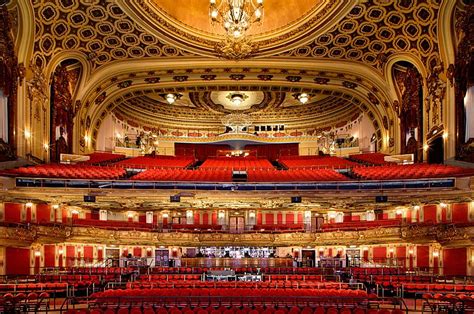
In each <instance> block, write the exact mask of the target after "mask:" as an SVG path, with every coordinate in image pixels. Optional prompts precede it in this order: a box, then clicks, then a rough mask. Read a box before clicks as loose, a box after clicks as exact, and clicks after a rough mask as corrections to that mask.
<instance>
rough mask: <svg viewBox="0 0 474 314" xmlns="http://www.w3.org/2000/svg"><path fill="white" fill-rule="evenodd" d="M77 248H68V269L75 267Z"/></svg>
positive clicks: (69, 246)
mask: <svg viewBox="0 0 474 314" xmlns="http://www.w3.org/2000/svg"><path fill="white" fill-rule="evenodd" d="M74 254H75V248H74V246H71V245H68V246H66V267H72V266H74V260H75V256H74Z"/></svg>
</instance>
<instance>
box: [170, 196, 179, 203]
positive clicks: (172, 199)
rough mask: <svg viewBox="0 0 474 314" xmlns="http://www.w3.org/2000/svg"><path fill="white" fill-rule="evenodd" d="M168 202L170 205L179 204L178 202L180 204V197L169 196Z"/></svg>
mask: <svg viewBox="0 0 474 314" xmlns="http://www.w3.org/2000/svg"><path fill="white" fill-rule="evenodd" d="M170 202H171V203H179V202H181V196H180V195H171V196H170Z"/></svg>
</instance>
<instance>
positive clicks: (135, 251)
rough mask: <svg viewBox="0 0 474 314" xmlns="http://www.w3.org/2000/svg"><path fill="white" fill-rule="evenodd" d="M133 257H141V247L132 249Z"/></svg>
mask: <svg viewBox="0 0 474 314" xmlns="http://www.w3.org/2000/svg"><path fill="white" fill-rule="evenodd" d="M133 256H134V257H141V256H142V248H141V247H134V248H133Z"/></svg>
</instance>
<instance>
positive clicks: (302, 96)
mask: <svg viewBox="0 0 474 314" xmlns="http://www.w3.org/2000/svg"><path fill="white" fill-rule="evenodd" d="M293 97H294V98H295V99H296V100H298V101H299V102H300V103H301V104H303V105H304V104H306V103H307V102H308V100H309V99H310V98H311V95H310V94H308V93H296V94H293Z"/></svg>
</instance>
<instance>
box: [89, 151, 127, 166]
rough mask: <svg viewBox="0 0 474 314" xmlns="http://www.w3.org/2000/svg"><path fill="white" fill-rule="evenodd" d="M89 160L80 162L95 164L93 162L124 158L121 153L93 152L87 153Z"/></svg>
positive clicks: (113, 160) (109, 161)
mask: <svg viewBox="0 0 474 314" xmlns="http://www.w3.org/2000/svg"><path fill="white" fill-rule="evenodd" d="M87 156H89V160H87V161H83V162H81V163H82V164H88V165H95V164H106V163H107V164H108V163H113V162H117V161H119V160H122V159H124V158H125V155H122V154H113V153H101V152H95V153H92V154H88V155H87Z"/></svg>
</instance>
